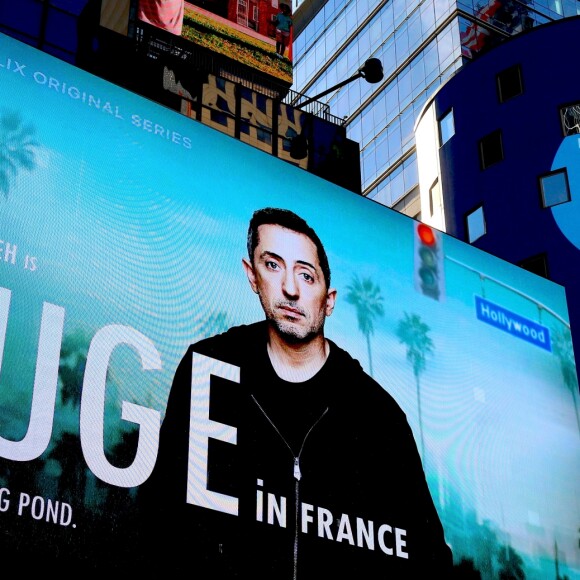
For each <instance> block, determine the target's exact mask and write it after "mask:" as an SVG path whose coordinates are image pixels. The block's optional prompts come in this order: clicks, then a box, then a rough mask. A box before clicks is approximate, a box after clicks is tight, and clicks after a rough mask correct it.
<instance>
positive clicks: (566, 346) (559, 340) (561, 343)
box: [552, 328, 580, 432]
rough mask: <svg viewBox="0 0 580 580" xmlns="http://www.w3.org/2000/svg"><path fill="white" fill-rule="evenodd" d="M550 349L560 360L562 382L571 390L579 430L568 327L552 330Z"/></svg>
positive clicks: (572, 352) (579, 423)
mask: <svg viewBox="0 0 580 580" xmlns="http://www.w3.org/2000/svg"><path fill="white" fill-rule="evenodd" d="M552 350H553V351H554V354H555V355H556V357H557V358H558V360H559V361H560V370H561V371H562V378H563V379H564V384H565V385H566V386H567V387H568V388H569V389H570V390H571V391H572V399H573V400H574V410H575V411H576V422H577V423H578V431H579V432H580V417H579V416H578V403H577V400H576V397H577V394H578V375H577V373H576V363H575V362H574V350H573V347H572V335H571V334H570V330H569V329H568V328H562V329H560V330H553V331H552Z"/></svg>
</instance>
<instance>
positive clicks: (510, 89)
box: [497, 64, 524, 103]
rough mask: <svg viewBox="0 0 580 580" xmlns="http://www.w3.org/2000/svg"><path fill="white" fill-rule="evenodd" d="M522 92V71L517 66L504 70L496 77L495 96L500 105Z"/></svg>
mask: <svg viewBox="0 0 580 580" xmlns="http://www.w3.org/2000/svg"><path fill="white" fill-rule="evenodd" d="M523 92H524V87H523V84H522V71H521V68H520V65H519V64H516V65H514V66H511V67H510V68H506V69H505V70H504V71H502V72H500V73H499V74H498V75H497V94H498V98H499V102H500V103H505V102H506V101H508V100H509V99H512V98H513V97H517V96H518V95H521V94H522V93H523Z"/></svg>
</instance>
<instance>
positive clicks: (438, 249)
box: [414, 222, 445, 300]
mask: <svg viewBox="0 0 580 580" xmlns="http://www.w3.org/2000/svg"><path fill="white" fill-rule="evenodd" d="M414 268H415V288H416V289H417V290H418V291H419V292H421V293H422V294H423V295H425V296H429V297H430V298H433V299H435V300H441V299H442V297H443V295H444V291H445V279H444V270H443V239H442V237H441V232H438V231H437V230H435V229H433V228H432V227H430V226H428V225H427V224H423V223H419V222H417V224H416V226H415V263H414Z"/></svg>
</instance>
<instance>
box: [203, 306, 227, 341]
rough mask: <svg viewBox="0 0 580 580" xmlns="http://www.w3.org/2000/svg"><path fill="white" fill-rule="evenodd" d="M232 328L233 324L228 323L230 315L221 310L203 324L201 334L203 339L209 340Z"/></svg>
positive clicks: (211, 315) (212, 314) (213, 313)
mask: <svg viewBox="0 0 580 580" xmlns="http://www.w3.org/2000/svg"><path fill="white" fill-rule="evenodd" d="M231 326H232V325H231V323H230V322H229V321H228V313H227V312H224V311H223V310H220V311H218V312H212V313H211V314H210V315H209V316H208V317H207V319H206V320H204V321H203V322H202V324H201V327H200V333H201V336H202V338H207V337H208V336H213V335H214V334H221V333H222V332H225V331H226V330H228V328H230V327H231Z"/></svg>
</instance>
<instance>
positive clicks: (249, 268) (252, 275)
mask: <svg viewBox="0 0 580 580" xmlns="http://www.w3.org/2000/svg"><path fill="white" fill-rule="evenodd" d="M242 265H243V266H244V270H245V271H246V276H247V277H248V282H250V286H251V287H252V290H253V291H254V292H255V293H256V294H257V293H258V285H257V284H256V272H254V266H253V265H252V263H251V262H250V261H249V260H248V259H246V258H242Z"/></svg>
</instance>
